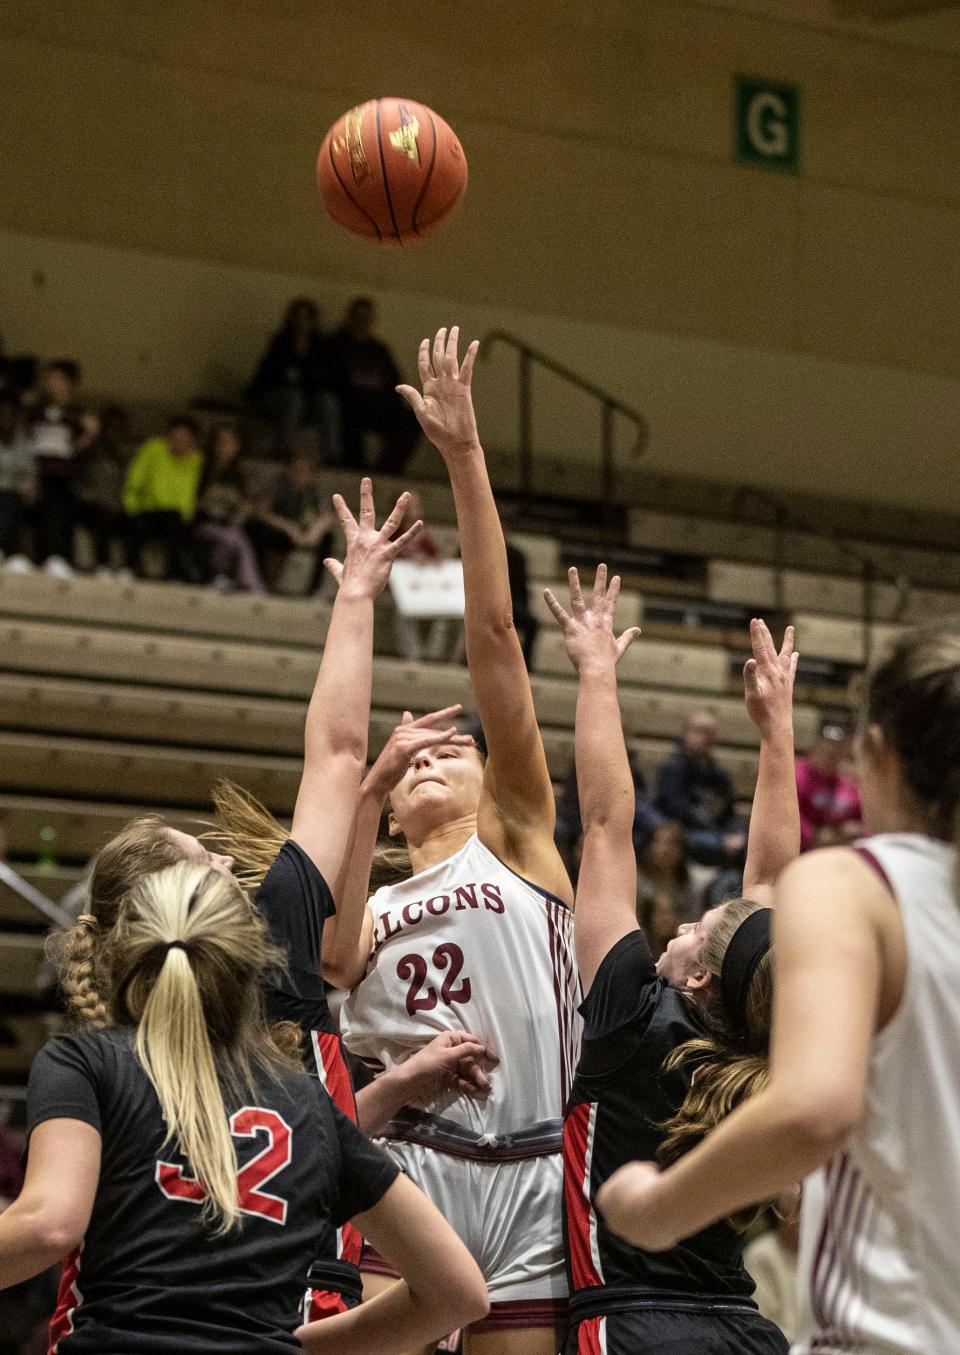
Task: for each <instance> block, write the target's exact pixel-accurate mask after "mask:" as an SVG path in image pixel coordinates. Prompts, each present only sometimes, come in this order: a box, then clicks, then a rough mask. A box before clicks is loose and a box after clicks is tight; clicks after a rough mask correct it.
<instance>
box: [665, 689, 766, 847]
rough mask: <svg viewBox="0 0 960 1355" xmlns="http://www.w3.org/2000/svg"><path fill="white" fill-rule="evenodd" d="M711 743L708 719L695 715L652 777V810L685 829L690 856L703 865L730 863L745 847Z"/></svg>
mask: <svg viewBox="0 0 960 1355" xmlns="http://www.w3.org/2000/svg"><path fill="white" fill-rule="evenodd" d="M716 741H717V722H716V720H715V719H714V717H713V715H712V714H711V713H710V711H708V710H700V711H697V712H696V714H694V715H691V716H690V718H689V719H688V720H687V722H686V724H685V725H684V728H683V735H682V737H681V738H680V741H679V743H678V744H677V747H676V749H675V750H674V752H673V753H672V754H671V755H670V757H669V758H668V759H667V761H666V762H665V763H664V764H663V766H662V767H661V768H660V774H659V776H658V777H657V795H656V806H657V809H659V811H660V813H661V814H662V815H663V816H664V817H665V818H668V819H673V820H674V821H675V822H676V823H679V824H680V825H681V826H682V827H683V828H684V829H685V830H686V834H687V842H688V845H689V850H690V856H691V857H692V859H693V860H694V861H697V862H699V864H701V865H704V866H716V865H735V864H737V863H738V862H740V861H741V859H742V857H743V853H744V851H745V849H746V845H747V835H746V832H745V830H744V827H743V824H742V823H741V822H740V821H739V819H738V818H737V816H736V813H735V810H734V795H733V783H732V781H731V780H730V776H729V774H728V773H727V772H726V771H724V769H723V768H722V767H721V766H720V764H719V763H718V762H717V760H716V759H715V757H714V756H713V746H714V744H715V743H716Z"/></svg>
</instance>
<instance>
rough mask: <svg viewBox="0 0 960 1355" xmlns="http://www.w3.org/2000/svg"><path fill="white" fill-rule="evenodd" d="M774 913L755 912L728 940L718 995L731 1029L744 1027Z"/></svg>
mask: <svg viewBox="0 0 960 1355" xmlns="http://www.w3.org/2000/svg"><path fill="white" fill-rule="evenodd" d="M772 929H773V909H772V908H757V909H756V911H755V912H752V913H751V914H750V916H749V917H747V918H744V920H743V921H742V922H741V923H740V926H739V927H738V928H737V930H736V931H735V932H734V933H733V936H732V937H731V938H730V944H729V945H728V946H727V952H726V954H725V955H724V957H723V963H722V964H721V966H720V995H721V997H722V998H723V1005H724V1006H725V1007H726V1009H727V1015H728V1016H729V1017H730V1019H731V1020H732V1021H733V1023H734V1025H735V1026H737V1027H740V1028H742V1027H743V1026H745V1025H746V1004H747V993H749V991H750V982H751V980H752V978H753V976H754V974H755V973H756V971H757V965H758V964H759V963H760V961H761V960H762V959H763V957H764V956H765V955H766V953H767V951H768V950H769V949H770V943H771V939H772V938H771V931H772Z"/></svg>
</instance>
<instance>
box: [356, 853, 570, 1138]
mask: <svg viewBox="0 0 960 1355" xmlns="http://www.w3.org/2000/svg"><path fill="white" fill-rule="evenodd" d="M370 907H371V908H372V910H373V916H374V938H373V952H372V956H371V960H370V964H369V967H368V969H367V974H366V977H365V978H364V979H363V981H362V982H361V983H360V984H359V986H358V987H357V988H356V989H355V990H354V991H353V992H352V993H351V994H350V996H349V997H348V998H347V1000H346V1002H345V1003H344V1005H343V1011H342V1013H341V1029H342V1033H343V1038H344V1041H345V1042H346V1044H347V1047H348V1048H349V1049H351V1050H352V1051H353V1052H354V1053H355V1054H357V1055H359V1056H360V1057H361V1058H363V1059H366V1060H368V1061H370V1062H371V1063H377V1064H382V1065H383V1066H384V1067H387V1068H389V1067H391V1066H392V1065H394V1064H396V1063H400V1062H402V1061H403V1059H404V1058H405V1057H407V1056H408V1055H409V1054H410V1053H412V1052H413V1051H414V1050H416V1049H418V1048H420V1046H422V1045H424V1044H426V1043H428V1041H430V1040H432V1039H433V1038H434V1036H436V1035H438V1034H440V1033H441V1032H443V1031H448V1030H454V1031H469V1032H471V1033H473V1034H475V1035H478V1036H482V1037H483V1038H484V1039H485V1040H487V1041H489V1043H490V1044H492V1045H493V1047H494V1048H495V1049H496V1051H497V1053H498V1055H499V1057H500V1063H499V1065H498V1066H497V1068H496V1070H495V1072H494V1074H493V1077H492V1079H491V1081H492V1083H493V1089H492V1091H491V1093H490V1095H489V1097H488V1098H486V1099H484V1100H480V1099H477V1098H473V1097H469V1096H463V1095H459V1094H457V1093H454V1092H450V1093H445V1094H443V1095H442V1096H439V1097H437V1098H435V1099H433V1100H431V1101H430V1102H429V1103H424V1104H423V1106H422V1109H424V1110H426V1111H428V1112H430V1113H431V1114H433V1115H439V1116H442V1117H444V1118H445V1119H447V1120H453V1121H455V1122H457V1123H458V1124H460V1125H462V1126H463V1127H464V1128H465V1129H466V1130H467V1131H468V1132H469V1133H471V1134H476V1135H478V1136H482V1135H484V1134H489V1135H502V1134H507V1133H514V1132H516V1131H518V1130H522V1129H527V1128H529V1127H530V1126H531V1125H534V1124H538V1123H540V1122H542V1121H544V1120H552V1119H558V1118H559V1117H560V1116H561V1115H562V1114H563V1109H564V1103H565V1102H566V1099H567V1093H568V1092H569V1090H570V1083H571V1079H572V1073H573V1069H574V1067H575V1066H576V1061H577V1056H578V1052H579V1040H580V1025H581V1023H580V1017H579V1015H578V1013H577V1006H578V1003H579V980H578V977H577V970H576V963H575V960H574V954H573V918H572V914H571V912H570V910H569V909H568V908H567V907H565V905H564V904H562V903H561V902H560V901H559V900H558V899H555V898H554V897H553V896H552V895H550V894H548V893H547V892H546V891H545V890H542V889H538V888H537V887H536V886H534V885H532V884H529V883H528V882H527V881H526V880H524V879H522V878H521V877H520V876H519V875H516V874H515V873H514V872H513V871H512V870H510V869H509V868H508V867H507V866H505V865H504V864H503V863H502V862H501V861H499V860H498V859H497V857H495V856H494V855H493V853H492V852H491V851H489V850H488V849H487V848H486V847H485V846H484V845H483V843H482V842H480V840H479V838H477V837H476V836H473V837H471V838H470V840H469V842H468V843H467V844H466V846H465V847H463V848H462V849H461V850H460V851H459V852H457V854H456V855H455V856H452V857H450V859H449V860H447V861H443V862H441V863H440V864H439V865H436V866H432V867H431V868H430V869H429V870H425V871H421V872H420V874H419V875H414V876H413V877H412V878H411V879H409V880H404V881H403V882H402V883H400V884H396V885H388V886H386V887H385V888H383V889H379V890H378V891H377V893H376V894H374V896H373V898H372V899H371V900H370Z"/></svg>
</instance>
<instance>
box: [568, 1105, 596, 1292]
mask: <svg viewBox="0 0 960 1355" xmlns="http://www.w3.org/2000/svg"><path fill="white" fill-rule="evenodd" d="M596 1124H597V1106H596V1103H595V1102H591V1101H584V1102H581V1104H580V1105H578V1106H574V1107H573V1108H572V1109H571V1110H570V1112H569V1114H568V1115H567V1118H566V1120H565V1121H564V1124H563V1200H564V1208H565V1215H566V1226H567V1254H568V1256H569V1258H570V1271H571V1279H572V1281H573V1287H574V1289H586V1288H589V1287H591V1286H593V1285H599V1284H603V1274H602V1272H601V1270H600V1255H599V1252H598V1250H597V1219H596V1215H595V1214H594V1212H593V1205H592V1203H591V1200H590V1175H591V1169H592V1166H593V1143H594V1135H595V1133H596Z"/></svg>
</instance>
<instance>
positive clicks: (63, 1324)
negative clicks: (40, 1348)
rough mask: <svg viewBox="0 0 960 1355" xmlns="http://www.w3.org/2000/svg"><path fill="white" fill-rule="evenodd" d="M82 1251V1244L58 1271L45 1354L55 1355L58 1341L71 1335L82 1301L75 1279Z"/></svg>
mask: <svg viewBox="0 0 960 1355" xmlns="http://www.w3.org/2000/svg"><path fill="white" fill-rule="evenodd" d="M82 1251H83V1244H82V1243H81V1244H80V1246H79V1247H77V1249H76V1251H72V1252H71V1253H70V1255H69V1256H68V1257H66V1258H65V1260H64V1262H63V1269H62V1271H61V1272H60V1287H59V1288H58V1290H57V1306H56V1308H55V1309H54V1313H53V1317H52V1318H51V1319H50V1326H49V1329H48V1332H49V1341H50V1345H49V1348H48V1351H47V1355H56V1351H57V1349H58V1347H59V1345H60V1342H61V1341H62V1340H63V1338H64V1337H65V1336H72V1335H73V1315H74V1313H75V1312H76V1311H77V1309H78V1308H79V1307H80V1305H81V1303H82V1302H83V1295H82V1294H81V1293H80V1290H79V1289H78V1288H77V1280H78V1279H79V1276H80V1253H81V1252H82Z"/></svg>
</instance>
